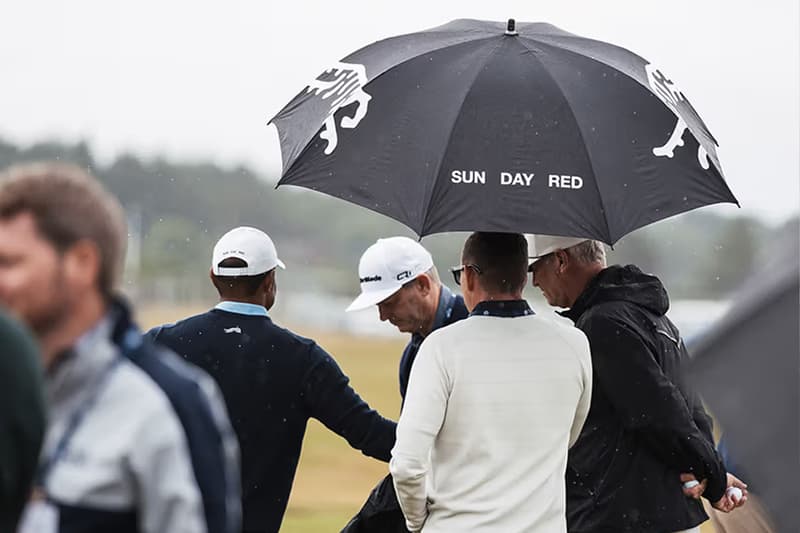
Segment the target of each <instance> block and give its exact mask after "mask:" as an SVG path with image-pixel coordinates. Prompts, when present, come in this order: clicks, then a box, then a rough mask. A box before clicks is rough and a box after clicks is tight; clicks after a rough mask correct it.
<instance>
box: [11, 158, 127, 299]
mask: <svg viewBox="0 0 800 533" xmlns="http://www.w3.org/2000/svg"><path fill="white" fill-rule="evenodd" d="M26 212H28V213H31V214H32V215H33V217H34V220H35V221H36V226H37V229H38V230H39V232H40V233H41V235H42V236H43V237H44V238H45V239H46V240H47V241H48V242H50V244H52V245H53V247H54V248H55V249H56V250H58V251H59V252H63V251H65V250H67V249H68V248H69V247H70V246H72V245H73V244H75V243H76V242H78V241H80V240H84V239H85V240H88V241H90V242H93V243H94V244H95V245H96V246H97V249H98V251H99V253H100V273H99V278H98V280H97V283H98V288H99V289H100V291H101V292H102V294H103V296H105V297H110V296H111V295H112V294H113V292H114V288H115V287H116V284H117V283H118V281H119V278H120V276H121V273H122V266H123V260H124V258H125V246H126V244H127V242H126V225H125V216H124V211H123V210H122V206H120V204H119V202H118V201H117V199H116V198H114V197H113V196H112V195H111V194H110V193H109V192H108V191H106V189H105V188H104V187H103V186H102V185H101V184H100V183H99V182H98V181H97V180H96V179H95V178H93V177H92V176H91V175H89V173H88V172H86V171H84V170H83V169H81V168H79V167H77V166H75V165H68V164H63V163H31V164H25V165H18V166H13V167H10V168H8V169H7V170H5V171H4V172H3V173H2V174H0V218H3V219H8V218H12V217H14V216H17V215H19V214H22V213H26Z"/></svg>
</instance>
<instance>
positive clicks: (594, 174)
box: [519, 39, 616, 244]
mask: <svg viewBox="0 0 800 533" xmlns="http://www.w3.org/2000/svg"><path fill="white" fill-rule="evenodd" d="M519 42H520V44H521V45H522V47H523V48H525V49H526V50H528V51H529V52H531V55H533V56H534V57H535V56H536V53H535V51H534V50H531V49H530V48H528V46H527V44H526V43H525V39H520V41H519ZM546 46H549V45H546ZM537 61H539V59H538V58H537ZM539 62H540V63H541V61H539ZM541 70H542V71H543V72H544V73H545V74H547V76H548V77H549V78H550V81H552V82H553V84H555V86H556V87H558V88H559V90H560V92H561V94H562V95H563V97H564V101H565V102H567V109H568V110H569V114H570V116H572V120H574V121H575V125H576V127H577V130H578V134H579V135H580V136H581V141H582V144H583V146H584V148H585V151H586V161H587V162H588V164H589V168H591V169H592V178H594V179H593V180H592V181H593V182H594V187H595V189H596V190H597V196H598V198H600V208H601V209H602V210H603V222H605V226H606V237H607V238H608V240H609V241H612V240H613V238H612V235H611V228H609V226H608V214H607V211H606V205H605V202H604V201H603V193H602V192H601V191H600V184H599V182H598V181H599V180H598V179H597V172H596V171H595V168H594V163H593V162H592V158H591V157H590V154H589V148H588V146H587V144H586V139H585V138H584V136H583V130H582V129H581V126H580V122H578V118H577V117H576V116H575V113H573V111H572V102H570V101H569V100H568V99H567V96H566V93H565V92H564V90H563V88H562V87H561V84H560V83H558V80H556V79H555V77H554V76H553V75H551V74H550V72H549V71H548V70H547V68H545V67H544V65H542V69H541ZM615 242H616V241H615ZM612 244H613V243H612Z"/></svg>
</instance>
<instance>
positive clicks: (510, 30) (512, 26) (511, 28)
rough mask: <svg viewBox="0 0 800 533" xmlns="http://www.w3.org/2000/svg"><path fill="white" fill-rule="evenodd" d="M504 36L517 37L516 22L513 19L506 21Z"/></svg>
mask: <svg viewBox="0 0 800 533" xmlns="http://www.w3.org/2000/svg"><path fill="white" fill-rule="evenodd" d="M506 35H519V32H517V22H516V21H515V20H514V19H508V25H507V26H506Z"/></svg>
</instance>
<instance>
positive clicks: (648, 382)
mask: <svg viewBox="0 0 800 533" xmlns="http://www.w3.org/2000/svg"><path fill="white" fill-rule="evenodd" d="M582 329H583V331H584V332H585V333H586V336H587V337H588V338H589V343H590V345H591V350H592V360H593V366H594V372H595V376H596V382H595V386H596V387H600V388H601V389H602V390H603V392H604V393H605V394H606V395H607V397H608V398H609V400H610V401H611V403H612V404H613V406H614V408H615V409H616V410H617V411H618V413H619V414H620V419H621V421H622V423H623V424H624V425H625V426H626V427H627V428H628V429H631V430H636V431H637V432H638V433H639V434H640V435H641V436H642V437H643V439H644V441H645V443H646V444H647V446H648V448H649V449H650V451H651V452H652V453H653V454H654V455H656V457H658V458H659V459H660V460H661V461H663V462H664V463H665V464H667V465H669V466H671V467H672V468H674V469H676V470H678V471H679V472H687V473H693V474H694V475H695V476H696V477H697V478H698V479H707V480H708V487H707V488H706V496H707V497H708V499H709V500H711V501H716V500H718V499H719V498H721V497H722V496H723V494H724V493H725V487H726V472H725V469H724V466H722V463H721V461H720V460H719V457H718V455H717V453H716V450H715V449H714V446H713V444H712V443H711V442H709V441H708V439H707V438H706V436H705V435H704V434H703V432H701V431H700V429H699V428H698V427H697V425H696V424H695V422H694V420H693V416H692V415H693V413H691V412H690V410H689V406H688V405H687V403H686V400H685V399H684V397H683V395H682V394H681V392H680V391H679V389H678V387H677V385H676V384H674V383H673V382H672V381H671V380H670V379H669V378H668V377H667V376H666V375H664V373H663V371H662V370H661V367H660V366H659V365H658V363H657V361H656V359H655V357H654V356H653V354H652V353H650V351H649V350H648V348H647V346H646V345H645V344H644V342H643V340H642V339H641V338H640V337H639V336H638V335H637V334H636V333H635V332H634V331H632V330H631V329H630V328H629V327H628V326H626V325H625V324H623V323H622V322H619V321H616V320H613V319H611V318H607V317H601V316H596V317H592V318H591V319H590V320H588V321H587V322H586V323H585V324H584V325H583V326H582Z"/></svg>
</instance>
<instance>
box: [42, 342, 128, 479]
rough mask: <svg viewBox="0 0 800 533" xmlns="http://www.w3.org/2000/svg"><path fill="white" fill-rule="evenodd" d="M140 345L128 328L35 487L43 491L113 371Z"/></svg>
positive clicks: (69, 424)
mask: <svg viewBox="0 0 800 533" xmlns="http://www.w3.org/2000/svg"><path fill="white" fill-rule="evenodd" d="M140 345H141V337H140V335H139V334H138V332H137V331H136V330H135V328H130V329H129V330H128V331H127V332H126V334H125V336H124V337H123V343H122V346H121V347H120V348H121V349H122V352H123V353H122V355H120V354H116V355H114V357H113V358H112V359H111V361H110V362H108V363H107V364H106V366H105V367H104V368H103V369H102V370H101V371H100V373H99V374H98V376H97V378H96V379H95V380H94V382H93V383H92V386H91V389H90V391H89V393H88V394H87V395H86V398H85V399H84V400H83V402H82V403H81V404H80V405H79V406H78V407H77V408H76V409H75V411H73V412H72V414H71V415H70V417H69V420H68V421H67V427H66V429H65V430H64V432H63V433H62V434H61V437H60V438H59V439H58V442H57V443H56V446H55V448H54V449H53V453H51V454H50V456H49V457H45V458H44V459H43V461H42V463H41V465H40V466H39V469H38V471H37V473H36V485H37V486H38V487H39V488H41V489H42V490H44V488H45V483H46V481H47V476H48V475H49V474H50V472H51V471H52V470H53V467H54V466H55V465H56V463H58V462H59V461H60V460H62V459H63V458H64V456H65V455H66V452H67V449H68V448H69V444H70V442H71V441H72V438H73V437H74V436H75V433H76V431H77V430H78V428H79V427H80V425H81V423H82V422H83V420H84V419H85V418H86V415H87V413H88V412H89V411H90V410H91V409H92V407H94V404H95V403H97V399H98V398H99V397H100V394H101V393H102V392H103V390H105V388H106V386H107V385H108V382H109V381H110V379H111V376H112V374H113V373H114V370H115V369H116V368H117V367H118V366H119V365H120V363H122V361H123V359H124V357H125V356H126V355H132V354H133V353H134V352H135V351H136V350H137V349H138V348H139V346H140Z"/></svg>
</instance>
